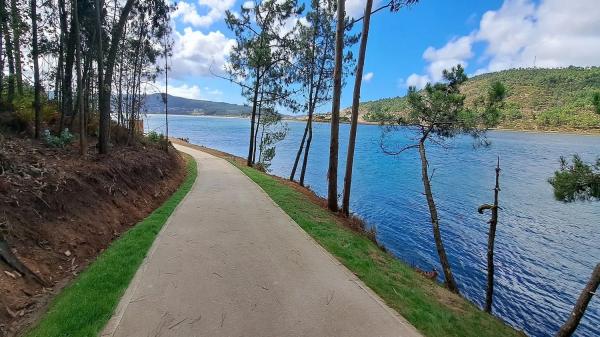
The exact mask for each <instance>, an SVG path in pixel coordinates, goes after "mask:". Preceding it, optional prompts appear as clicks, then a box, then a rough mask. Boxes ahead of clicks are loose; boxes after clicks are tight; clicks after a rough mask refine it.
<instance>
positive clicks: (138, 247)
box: [25, 155, 197, 337]
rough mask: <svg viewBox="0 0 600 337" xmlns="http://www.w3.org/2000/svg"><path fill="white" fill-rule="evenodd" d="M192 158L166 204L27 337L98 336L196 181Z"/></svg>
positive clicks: (121, 240) (86, 275) (87, 272)
mask: <svg viewBox="0 0 600 337" xmlns="http://www.w3.org/2000/svg"><path fill="white" fill-rule="evenodd" d="M185 158H186V177H185V179H184V181H183V183H182V184H181V185H180V186H179V188H178V189H177V191H176V192H175V193H173V195H171V197H170V198H169V199H168V200H167V201H166V202H165V203H164V204H162V206H160V207H159V208H157V209H156V210H155V211H154V212H152V213H151V214H150V215H149V216H148V217H146V218H145V219H144V220H142V221H141V222H139V223H138V224H136V225H135V226H134V227H132V228H131V229H130V230H128V231H127V232H125V233H124V234H123V235H122V236H121V238H119V239H118V240H116V241H114V242H113V243H112V244H111V245H110V246H109V247H108V248H107V249H106V250H105V251H104V252H103V253H102V254H101V255H100V256H99V257H98V259H97V260H96V261H94V262H93V263H92V264H90V266H89V267H88V268H87V269H86V270H85V271H84V272H83V273H81V275H79V277H78V278H77V279H76V280H75V281H74V282H73V283H72V284H71V285H69V286H68V287H67V288H65V289H64V290H63V291H62V292H61V293H60V294H59V295H58V296H57V297H56V298H55V299H54V300H53V301H52V304H51V305H50V308H49V310H48V312H47V313H46V314H45V315H44V316H43V317H42V319H41V321H40V322H39V323H38V324H37V325H36V326H35V327H34V328H33V329H32V330H31V331H29V332H28V333H27V334H26V335H25V336H27V337H53V336H56V337H58V336H61V337H67V336H68V337H83V336H86V337H96V336H98V334H99V332H100V331H101V330H102V328H104V326H105V325H106V323H107V322H108V320H109V319H110V317H111V316H112V314H113V312H114V310H115V308H116V306H117V304H118V303H119V300H120V299H121V296H123V294H124V292H125V290H126V289H127V287H128V285H129V283H130V282H131V279H132V278H133V276H134V275H135V273H136V271H137V270H138V268H139V266H140V265H141V263H142V261H143V260H144V257H145V256H146V253H147V252H148V250H149V249H150V247H151V246H152V243H153V242H154V239H155V238H156V235H157V234H158V233H159V232H160V230H161V228H162V227H163V225H164V224H165V222H166V221H167V219H168V218H169V216H170V215H171V213H173V210H175V207H176V206H177V205H178V204H179V202H180V201H181V200H182V199H183V198H184V197H185V195H186V194H187V193H188V192H189V190H190V189H191V188H192V185H193V184H194V181H195V180H196V175H197V167H196V161H195V160H194V159H193V158H192V157H191V156H189V155H185Z"/></svg>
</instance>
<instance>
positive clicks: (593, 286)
mask: <svg viewBox="0 0 600 337" xmlns="http://www.w3.org/2000/svg"><path fill="white" fill-rule="evenodd" d="M598 284H600V263H598V264H596V268H594V271H593V272H592V276H591V277H590V280H589V281H588V283H587V285H586V286H585V288H583V291H581V294H580V295H579V298H578V299H577V303H575V307H573V311H571V315H570V316H569V319H568V320H567V321H566V322H565V324H563V326H562V327H561V328H560V330H558V332H557V333H556V337H569V336H571V335H573V333H574V332H575V330H576V329H577V326H579V321H581V318H582V317H583V314H585V310H586V309H587V307H588V304H589V303H590V301H591V300H592V296H593V295H595V294H596V290H598Z"/></svg>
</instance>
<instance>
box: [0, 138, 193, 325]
mask: <svg viewBox="0 0 600 337" xmlns="http://www.w3.org/2000/svg"><path fill="white" fill-rule="evenodd" d="M78 152H79V151H78V149H77V148H76V147H71V148H67V149H50V148H47V147H45V146H44V145H43V144H40V143H39V142H37V141H32V140H30V139H20V138H17V137H11V136H2V135H0V253H2V254H0V256H1V258H0V336H13V335H16V334H18V332H19V331H20V330H21V329H22V328H23V327H25V326H27V325H28V324H30V322H31V321H33V320H35V318H36V316H38V315H39V314H40V313H41V312H43V311H44V308H45V306H46V303H47V302H48V301H49V299H51V298H52V296H53V295H55V294H56V293H57V292H58V291H59V290H60V289H61V288H62V287H63V286H64V285H65V284H67V283H68V282H69V281H70V280H72V279H73V278H74V277H75V276H77V274H78V273H79V272H80V271H81V270H82V269H84V268H85V267H86V266H87V265H88V264H89V263H90V262H91V261H93V260H94V259H95V258H96V257H97V256H98V255H99V254H100V253H101V252H102V251H103V250H104V249H106V247H107V246H108V245H109V244H110V243H111V242H112V241H113V240H114V239H115V238H117V237H119V235H121V234H122V233H123V232H124V231H126V230H127V229H129V228H130V227H131V226H133V225H134V224H136V223H137V222H138V221H140V220H141V219H143V218H144V217H146V216H147V215H148V214H149V213H151V212H152V211H153V210H154V209H155V208H157V207H158V206H160V205H161V204H162V203H163V202H164V201H165V200H166V199H167V198H168V197H169V196H170V195H171V194H172V193H173V192H174V191H175V190H176V189H177V188H178V186H179V185H180V183H181V182H182V181H183V178H184V176H185V169H184V164H183V160H182V158H181V157H180V156H179V154H178V153H177V151H174V150H173V151H170V152H169V153H168V154H167V153H165V152H164V151H163V150H161V149H159V148H157V147H155V146H151V145H148V146H143V145H138V146H136V147H115V148H113V149H112V151H111V153H110V154H108V155H96V154H93V152H94V149H93V148H90V149H89V151H88V153H89V154H88V156H87V157H86V158H82V157H80V156H79V154H78ZM11 256H12V257H13V258H16V259H17V264H18V263H19V262H20V263H22V264H23V265H24V267H25V268H26V269H27V270H26V272H23V271H22V270H19V269H20V268H19V267H18V266H15V261H10V260H11ZM28 271H30V272H32V273H31V274H30V273H29V272H28Z"/></svg>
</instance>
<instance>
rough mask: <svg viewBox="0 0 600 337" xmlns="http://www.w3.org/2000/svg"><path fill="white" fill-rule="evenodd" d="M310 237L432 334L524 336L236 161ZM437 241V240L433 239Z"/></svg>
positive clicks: (306, 200) (315, 205)
mask: <svg viewBox="0 0 600 337" xmlns="http://www.w3.org/2000/svg"><path fill="white" fill-rule="evenodd" d="M234 163H235V164H236V165H237V166H238V168H239V169H240V170H241V171H243V172H244V173H245V174H246V175H247V176H248V177H250V178H251V179H252V180H253V181H254V182H256V183H257V184H258V185H259V186H260V187H262V189H263V190H264V191H265V192H266V193H267V194H268V195H269V196H270V197H271V198H272V199H273V200H274V201H275V202H276V203H277V204H278V205H279V206H280V207H281V208H282V209H283V210H284V211H285V212H286V213H287V214H288V215H290V217H292V218H293V219H294V220H295V221H296V222H297V223H298V225H300V226H301V227H302V228H303V229H304V230H305V231H306V232H307V233H308V234H309V235H311V236H312V237H313V238H314V239H315V240H316V241H318V242H319V243H320V244H321V245H322V246H323V247H324V248H325V249H327V250H328V251H329V252H330V253H331V254H333V255H334V256H335V257H336V258H337V259H338V260H339V261H340V262H342V263H343V264H344V265H345V266H346V267H347V268H348V269H350V270H351V271H352V272H353V273H355V274H356V275H357V276H358V277H359V278H360V279H361V280H362V281H363V282H364V283H365V284H366V285H367V286H369V287H370V288H371V289H373V290H374V291H375V292H376V293H377V294H378V295H379V296H380V297H381V298H382V299H383V300H384V301H385V302H386V303H387V304H388V305H389V306H390V307H392V308H394V309H395V310H396V311H398V313H400V314H401V315H402V316H404V317H405V318H406V319H407V320H408V321H409V322H411V323H412V324H413V325H414V326H415V327H416V328H417V329H418V330H419V331H421V332H422V333H423V334H424V335H425V336H428V337H438V336H439V337H442V336H444V337H446V336H472V337H483V336H497V337H500V336H502V337H507V336H522V334H521V333H519V332H517V331H516V330H514V329H513V328H511V327H510V326H508V325H506V324H504V323H503V322H501V321H500V320H499V319H497V318H495V317H493V316H491V315H488V314H486V313H484V312H483V311H481V310H479V309H478V308H477V307H475V306H474V305H473V304H471V303H470V302H468V301H467V300H465V299H463V298H461V297H459V296H456V295H454V294H452V293H450V292H449V291H447V290H446V289H445V288H443V287H441V286H440V285H438V284H436V283H434V282H432V281H430V280H427V279H425V278H423V277H422V276H421V275H419V274H418V273H417V272H415V271H414V270H413V269H412V268H411V267H410V266H408V265H406V264H404V263H402V262H401V261H399V260H398V259H396V258H394V257H393V256H391V255H390V254H388V253H386V252H384V251H383V250H382V249H381V248H379V247H378V246H377V245H376V244H375V243H373V242H372V241H371V240H369V239H368V238H367V237H366V236H365V235H363V234H360V233H358V232H356V231H353V230H350V229H348V228H346V227H344V226H343V225H342V224H341V221H340V218H339V217H338V216H336V215H334V214H332V213H330V212H329V211H327V210H326V209H325V208H323V207H322V205H320V204H319V203H317V202H316V201H315V198H311V196H309V195H308V194H306V193H302V192H300V191H299V190H298V189H297V188H295V187H294V186H292V185H290V184H289V183H288V182H286V181H283V180H281V179H279V178H276V177H273V176H270V175H268V174H265V173H262V172H259V171H257V170H255V169H252V168H249V167H247V166H244V165H241V164H239V162H236V161H234ZM432 244H433V243H432Z"/></svg>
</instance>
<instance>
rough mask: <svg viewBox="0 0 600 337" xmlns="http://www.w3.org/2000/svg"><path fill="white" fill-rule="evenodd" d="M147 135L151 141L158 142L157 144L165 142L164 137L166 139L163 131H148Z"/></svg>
mask: <svg viewBox="0 0 600 337" xmlns="http://www.w3.org/2000/svg"><path fill="white" fill-rule="evenodd" d="M146 137H148V140H149V141H151V142H152V143H156V144H159V143H160V144H162V143H164V139H165V136H164V135H163V134H162V133H158V132H156V131H150V132H148V134H147V135H146Z"/></svg>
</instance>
